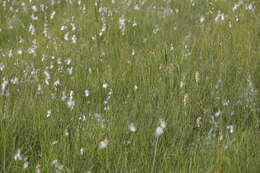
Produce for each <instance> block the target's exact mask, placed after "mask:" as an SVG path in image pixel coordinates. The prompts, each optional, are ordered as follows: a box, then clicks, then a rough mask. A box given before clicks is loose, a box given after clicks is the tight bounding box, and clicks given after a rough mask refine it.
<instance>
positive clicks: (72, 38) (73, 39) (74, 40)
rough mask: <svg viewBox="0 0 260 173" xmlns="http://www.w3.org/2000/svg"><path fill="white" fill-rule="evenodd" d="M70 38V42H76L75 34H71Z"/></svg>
mask: <svg viewBox="0 0 260 173" xmlns="http://www.w3.org/2000/svg"><path fill="white" fill-rule="evenodd" d="M71 40H72V43H76V42H77V37H76V35H73V36H72V37H71Z"/></svg>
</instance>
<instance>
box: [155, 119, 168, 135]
mask: <svg viewBox="0 0 260 173" xmlns="http://www.w3.org/2000/svg"><path fill="white" fill-rule="evenodd" d="M165 128H166V122H165V121H164V120H160V121H159V126H158V127H157V128H156V130H155V137H159V136H161V135H162V134H163V131H164V129H165Z"/></svg>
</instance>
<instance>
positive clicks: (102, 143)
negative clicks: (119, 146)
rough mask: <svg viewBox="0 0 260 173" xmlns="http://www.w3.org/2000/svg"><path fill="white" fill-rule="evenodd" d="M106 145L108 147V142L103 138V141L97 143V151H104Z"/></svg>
mask: <svg viewBox="0 0 260 173" xmlns="http://www.w3.org/2000/svg"><path fill="white" fill-rule="evenodd" d="M107 145H108V140H107V138H105V139H104V140H103V141H101V142H100V143H99V149H104V148H106V147H107Z"/></svg>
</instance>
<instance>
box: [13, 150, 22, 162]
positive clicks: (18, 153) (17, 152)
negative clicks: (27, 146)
mask: <svg viewBox="0 0 260 173" xmlns="http://www.w3.org/2000/svg"><path fill="white" fill-rule="evenodd" d="M14 160H22V155H21V150H20V149H18V150H17V151H16V154H15V155H14Z"/></svg>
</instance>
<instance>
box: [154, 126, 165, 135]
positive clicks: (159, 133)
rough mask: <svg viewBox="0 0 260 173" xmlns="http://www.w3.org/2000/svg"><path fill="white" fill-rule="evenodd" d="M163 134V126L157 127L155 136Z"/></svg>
mask: <svg viewBox="0 0 260 173" xmlns="http://www.w3.org/2000/svg"><path fill="white" fill-rule="evenodd" d="M162 134H163V128H162V127H160V126H159V127H157V128H156V130H155V137H159V136H161V135H162Z"/></svg>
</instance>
